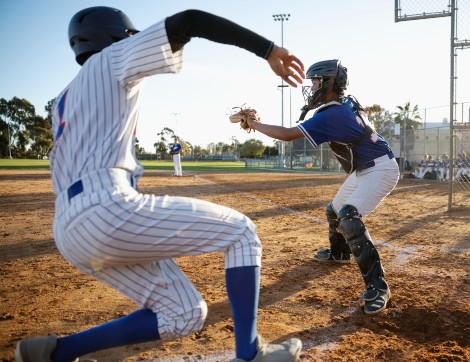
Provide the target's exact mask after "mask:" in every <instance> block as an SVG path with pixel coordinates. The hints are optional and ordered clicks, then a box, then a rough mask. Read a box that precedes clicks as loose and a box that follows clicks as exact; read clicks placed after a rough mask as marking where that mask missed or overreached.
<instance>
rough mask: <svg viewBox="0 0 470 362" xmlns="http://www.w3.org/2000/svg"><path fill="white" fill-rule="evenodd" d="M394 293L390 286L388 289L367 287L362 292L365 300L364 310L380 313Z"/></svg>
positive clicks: (369, 312) (368, 312)
mask: <svg viewBox="0 0 470 362" xmlns="http://www.w3.org/2000/svg"><path fill="white" fill-rule="evenodd" d="M391 296H392V293H391V292H390V288H387V289H375V288H374V289H367V290H366V291H365V292H364V293H363V294H362V299H363V300H364V301H365V304H364V312H365V313H366V314H376V313H380V312H381V311H383V310H384V309H385V308H386V307H387V303H388V301H389V300H390V298H391Z"/></svg>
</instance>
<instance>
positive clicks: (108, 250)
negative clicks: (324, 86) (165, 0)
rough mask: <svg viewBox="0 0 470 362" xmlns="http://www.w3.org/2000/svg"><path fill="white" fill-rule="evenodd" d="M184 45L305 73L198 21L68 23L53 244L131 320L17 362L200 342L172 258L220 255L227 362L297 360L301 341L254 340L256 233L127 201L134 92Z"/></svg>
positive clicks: (202, 313)
mask: <svg viewBox="0 0 470 362" xmlns="http://www.w3.org/2000/svg"><path fill="white" fill-rule="evenodd" d="M192 37H202V38H206V39H208V40H212V41H215V42H219V43H224V44H230V45H236V46H239V47H241V48H244V49H246V50H248V51H250V52H252V53H254V54H256V55H258V56H259V57H262V58H264V59H266V60H267V62H268V64H269V65H270V67H271V69H272V70H273V71H274V73H275V74H277V75H278V76H280V77H281V78H282V79H283V80H284V81H286V82H287V83H289V84H290V85H292V86H297V84H301V83H302V79H303V78H304V73H303V65H302V63H301V62H300V60H299V59H298V58H297V57H295V56H294V55H292V54H291V53H290V52H288V51H287V50H286V49H284V48H281V47H278V46H276V45H275V44H274V43H273V42H271V41H269V40H267V39H265V38H263V37H261V36H260V35H258V34H256V33H254V32H252V31H250V30H248V29H245V28H242V27H240V26H239V25H237V24H234V23H232V22H230V21H228V20H226V19H224V18H220V17H217V16H215V15H212V14H208V13H205V12H202V11H197V10H188V11H184V12H181V13H177V14H175V15H173V16H170V17H168V18H166V19H164V20H162V21H160V22H158V23H156V24H155V25H153V26H150V27H149V28H147V29H146V30H144V31H141V32H138V31H137V30H136V29H135V27H134V25H133V24H132V22H131V21H130V19H129V18H128V17H127V16H126V15H125V14H124V13H122V12H121V11H119V10H117V9H113V8H108V7H93V8H88V9H85V10H82V11H80V12H79V13H77V14H76V15H75V16H74V17H73V18H72V20H71V22H70V25H69V40H70V45H71V47H72V49H73V50H74V52H75V55H76V60H77V62H78V63H79V64H80V65H82V68H81V70H80V72H79V73H78V75H77V76H76V77H75V78H74V79H73V80H72V81H71V82H70V84H69V85H68V86H67V87H66V88H65V90H64V91H62V93H60V95H59V96H58V97H57V98H56V101H55V105H54V107H53V131H54V132H55V146H54V149H53V151H52V153H51V171H52V181H53V186H54V192H55V193H56V195H57V198H56V202H55V207H56V214H55V218H54V238H55V241H56V244H57V247H58V249H59V250H60V252H61V253H62V255H63V256H64V257H65V258H66V259H67V260H68V261H70V263H72V264H73V265H75V266H77V267H78V268H79V269H80V270H82V271H83V272H85V273H87V274H90V275H92V276H93V277H94V278H96V279H98V280H100V281H102V282H103V283H105V284H107V285H109V286H111V287H113V288H115V289H117V290H118V291H120V292H122V293H123V294H125V295H127V296H128V297H130V298H132V299H133V300H134V301H135V302H136V303H137V304H138V305H139V306H140V309H138V310H137V311H135V312H133V313H131V314H129V315H127V316H124V317H122V318H120V319H117V320H114V321H111V322H109V323H105V324H103V325H100V326H96V327H94V328H91V329H89V330H85V331H82V332H79V333H76V334H73V335H70V336H65V337H62V338H58V337H57V336H56V335H50V336H48V337H39V338H33V339H26V340H23V341H21V342H20V343H19V344H18V345H17V349H16V355H15V358H16V360H17V361H34V362H46V361H47V362H50V361H61V362H64V361H72V360H75V359H76V358H77V357H79V356H82V355H85V354H88V353H91V352H94V351H98V350H102V349H107V348H111V347H116V346H123V345H129V344H134V343H142V342H148V341H156V340H169V339H175V338H179V337H182V336H186V335H188V334H191V333H193V332H195V331H198V330H200V329H201V328H202V327H203V324H204V321H205V318H206V314H207V306H206V303H205V302H204V300H203V299H202V297H201V295H200V294H199V292H198V291H197V290H196V289H195V287H194V286H193V284H192V283H191V282H190V281H189V280H188V279H187V277H186V276H185V275H184V274H183V272H182V271H181V270H180V268H179V267H178V265H177V264H176V263H175V261H174V259H173V258H175V257H181V256H191V255H198V254H202V253H208V252H214V251H220V252H223V253H224V255H225V269H226V287H227V293H228V298H229V301H230V305H231V308H232V315H233V321H234V330H235V346H236V358H235V361H251V360H256V361H279V362H280V361H294V360H295V359H296V358H297V357H298V355H299V353H300V350H301V342H300V340H298V339H295V338H292V339H289V340H287V341H285V342H283V343H281V344H266V343H265V342H263V340H262V338H261V337H260V336H259V335H258V333H257V328H256V321H257V310H258V295H259V278H260V264H261V243H260V240H259V238H258V236H257V233H256V228H255V225H254V224H253V222H252V221H251V220H250V219H249V218H248V217H246V216H245V215H243V214H241V213H239V212H237V211H235V210H232V209H229V208H226V207H223V206H219V205H216V204H212V203H209V202H205V201H201V200H197V199H192V198H184V197H168V196H156V195H145V194H142V193H139V192H138V191H137V190H136V184H137V181H138V179H139V177H140V176H141V175H142V173H143V169H142V166H141V165H140V164H139V163H138V161H137V159H136V157H135V154H134V146H135V144H134V143H135V130H136V126H137V120H138V116H139V106H140V96H141V86H142V85H143V83H144V79H145V78H146V77H148V76H152V75H156V74H163V73H177V72H179V71H180V68H181V66H182V61H183V58H182V55H183V53H182V51H183V46H184V45H185V44H186V43H188V42H189V41H190V39H191V38H192Z"/></svg>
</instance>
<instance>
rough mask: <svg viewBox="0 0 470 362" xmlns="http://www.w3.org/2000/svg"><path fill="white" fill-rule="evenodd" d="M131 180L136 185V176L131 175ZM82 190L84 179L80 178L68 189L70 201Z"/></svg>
mask: <svg viewBox="0 0 470 362" xmlns="http://www.w3.org/2000/svg"><path fill="white" fill-rule="evenodd" d="M130 181H131V186H132V187H134V178H133V177H131V180H130ZM82 192H83V182H82V180H78V181H77V182H75V183H73V184H72V186H70V187H69V188H68V189H67V195H68V197H69V201H70V200H72V199H73V198H74V197H75V196H77V195H79V194H81V193H82Z"/></svg>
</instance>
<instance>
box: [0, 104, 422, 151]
mask: <svg viewBox="0 0 470 362" xmlns="http://www.w3.org/2000/svg"><path fill="white" fill-rule="evenodd" d="M53 103H54V99H52V100H50V101H49V102H48V103H47V105H46V106H45V107H44V110H45V111H46V114H47V115H46V117H42V116H40V115H38V114H36V110H35V108H34V106H33V105H32V104H31V103H30V102H29V101H28V100H27V99H24V98H19V97H13V98H12V99H11V100H6V99H4V98H0V157H1V158H45V157H48V155H49V153H50V151H51V149H52V147H53V135H52V126H51V124H52V117H51V111H52V105H53ZM396 108H397V109H396V111H395V112H394V113H390V112H389V111H387V110H385V109H384V108H382V107H381V106H380V105H378V104H374V105H373V106H370V107H366V108H365V110H366V112H367V115H368V117H369V120H370V121H371V123H372V124H373V125H374V127H375V129H376V131H377V132H378V133H379V134H381V135H382V136H384V137H385V138H388V139H391V138H392V137H393V136H395V125H397V124H398V125H400V129H401V130H406V134H408V135H411V136H412V135H413V134H414V131H415V130H417V129H418V127H419V125H421V123H420V120H421V116H420V114H419V111H418V106H417V105H415V106H411V103H410V102H407V103H406V104H405V105H404V106H397V107H396ZM400 133H403V134H405V132H400ZM175 137H176V138H178V139H179V142H180V143H181V145H182V147H183V151H182V154H183V156H184V155H190V156H191V157H192V158H193V159H196V160H197V159H210V158H211V157H215V156H220V155H223V154H226V155H229V154H232V155H237V156H239V157H241V158H258V157H269V156H277V155H278V141H275V142H274V146H265V145H264V144H263V143H262V141H260V140H256V139H254V138H253V139H249V140H247V141H245V142H244V143H240V142H239V141H238V140H237V139H236V137H232V139H231V142H230V143H225V142H213V143H210V144H209V145H208V146H206V147H201V146H198V145H193V144H191V142H190V141H187V140H184V139H183V138H181V137H180V136H179V135H177V134H176V133H175V132H174V131H173V130H172V129H171V128H168V127H164V128H163V129H162V130H161V131H160V132H158V133H157V134H156V142H155V143H154V145H153V146H154V150H155V155H156V158H157V159H169V158H170V156H169V150H170V148H171V145H172V144H173V139H174V138H175ZM412 140H414V137H410V139H409V140H407V142H406V147H407V148H409V149H412V148H413V144H412V142H411V143H410V141H412ZM135 151H136V154H137V156H138V157H139V158H145V155H146V152H145V150H144V149H143V148H142V147H140V145H139V141H138V139H137V140H136V145H135Z"/></svg>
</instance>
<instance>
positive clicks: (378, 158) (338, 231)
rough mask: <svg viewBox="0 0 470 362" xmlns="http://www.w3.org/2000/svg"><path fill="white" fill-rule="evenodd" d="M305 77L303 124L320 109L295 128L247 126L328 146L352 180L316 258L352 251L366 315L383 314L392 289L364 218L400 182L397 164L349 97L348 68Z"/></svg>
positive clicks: (333, 208)
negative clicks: (307, 86)
mask: <svg viewBox="0 0 470 362" xmlns="http://www.w3.org/2000/svg"><path fill="white" fill-rule="evenodd" d="M306 77H307V78H308V79H310V80H311V81H312V87H311V91H310V94H309V96H308V99H307V105H306V106H305V107H304V108H303V114H302V116H301V120H303V117H304V116H305V114H306V113H307V112H308V111H309V110H311V109H316V111H315V114H314V115H313V117H312V118H310V119H308V120H306V121H305V122H303V123H300V124H299V125H298V126H296V127H291V128H286V127H281V126H274V125H269V124H266V123H257V122H255V121H253V120H251V119H248V124H249V126H250V128H252V129H255V130H257V131H259V132H261V133H264V134H265V135H267V136H270V137H272V138H276V139H279V140H283V141H292V140H295V139H298V138H301V137H306V138H307V139H308V140H309V141H310V143H311V144H312V145H313V146H314V147H317V146H318V145H320V144H322V143H324V142H328V143H329V145H330V148H331V149H332V151H333V153H334V154H335V156H336V157H337V159H338V161H339V162H340V163H341V165H342V167H343V169H344V170H345V171H346V173H348V174H349V177H348V178H347V179H346V181H345V182H344V183H343V185H342V186H341V188H340V189H339V191H338V193H337V194H336V196H335V197H334V199H333V201H332V202H331V203H329V204H328V205H327V207H326V217H327V220H328V225H329V229H328V236H329V241H330V248H329V249H323V250H320V251H319V252H318V253H317V254H316V255H315V257H314V259H315V260H317V261H325V262H339V263H345V262H346V263H347V262H349V260H350V254H351V252H352V254H353V255H354V257H355V260H356V262H357V264H358V266H359V269H360V271H361V273H362V277H363V279H364V282H365V285H366V291H365V292H364V293H363V294H362V298H363V300H364V301H365V306H364V311H365V312H366V313H368V314H374V313H378V312H380V311H382V310H383V309H385V307H386V304H387V302H388V300H389V298H390V289H389V287H388V284H387V282H386V281H385V279H384V272H383V269H382V265H381V262H380V258H379V254H378V252H377V250H376V248H375V247H374V245H373V243H372V239H371V237H370V235H369V233H368V231H367V229H366V227H365V225H364V223H363V220H362V218H363V217H364V216H366V215H368V214H370V213H371V212H372V211H374V210H375V208H376V207H377V206H378V205H379V204H380V202H381V201H382V200H383V199H384V197H385V196H387V195H388V194H389V193H390V192H391V191H392V190H393V188H394V187H395V185H396V184H397V182H398V178H399V170H398V165H397V163H396V161H395V157H394V155H393V153H392V151H391V150H390V147H389V145H388V144H387V142H385V140H384V139H383V138H382V137H381V136H380V135H379V134H377V132H375V130H374V128H373V126H372V125H371V124H370V122H369V120H368V119H367V115H366V114H365V111H364V109H363V108H362V107H361V105H360V104H359V103H358V102H357V101H356V99H355V98H354V97H352V96H348V97H344V90H345V89H346V87H347V85H348V78H347V69H346V68H345V67H343V66H342V65H341V63H340V62H339V61H338V60H336V59H334V60H325V61H321V62H318V63H315V64H313V65H312V66H310V68H309V69H308V70H307V74H306Z"/></svg>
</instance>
